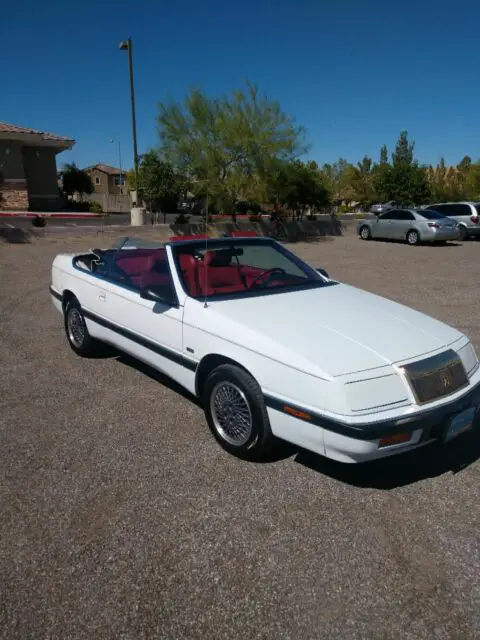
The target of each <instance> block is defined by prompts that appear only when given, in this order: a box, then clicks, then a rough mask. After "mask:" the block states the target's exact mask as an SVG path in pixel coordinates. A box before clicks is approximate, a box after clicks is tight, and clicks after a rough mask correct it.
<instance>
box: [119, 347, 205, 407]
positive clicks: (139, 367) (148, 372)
mask: <svg viewBox="0 0 480 640" xmlns="http://www.w3.org/2000/svg"><path fill="white" fill-rule="evenodd" d="M112 356H113V357H115V358H116V360H117V362H120V364H123V365H124V366H126V367H130V368H131V369H135V370H136V371H138V372H139V373H142V374H143V375H145V376H148V377H149V378H150V379H151V380H155V382H158V383H160V384H161V385H163V386H164V387H167V389H170V390H171V391H174V392H175V393H178V394H179V395H181V396H182V397H183V398H185V399H186V400H189V401H190V402H193V403H194V404H196V405H198V404H199V403H198V400H197V398H196V397H195V396H194V395H192V394H191V393H189V392H188V391H187V390H186V389H184V388H183V387H182V386H181V385H179V384H177V383H176V382H175V380H172V379H171V378H168V377H167V376H166V375H164V374H163V373H161V372H160V371H157V369H154V368H153V367H150V366H149V365H148V364H144V363H143V362H141V361H140V360H135V358H132V357H131V356H128V355H126V354H124V353H120V352H116V353H113V352H112Z"/></svg>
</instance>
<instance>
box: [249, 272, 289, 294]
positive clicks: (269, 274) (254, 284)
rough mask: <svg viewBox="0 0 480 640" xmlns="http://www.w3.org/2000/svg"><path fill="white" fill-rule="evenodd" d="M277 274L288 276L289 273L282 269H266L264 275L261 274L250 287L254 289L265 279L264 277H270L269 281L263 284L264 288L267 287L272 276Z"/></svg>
mask: <svg viewBox="0 0 480 640" xmlns="http://www.w3.org/2000/svg"><path fill="white" fill-rule="evenodd" d="M275 273H281V274H284V275H285V274H286V273H287V272H286V271H285V269H282V268H281V267H274V268H273V269H265V271H262V273H259V274H258V276H257V277H256V278H255V280H254V281H253V282H252V284H251V285H250V288H251V289H252V288H253V287H255V286H256V285H257V282H258V281H259V280H260V279H261V278H263V277H264V276H266V275H268V279H267V280H266V281H265V282H264V283H263V286H266V285H267V284H268V283H269V282H270V280H271V279H272V275H273V274H275Z"/></svg>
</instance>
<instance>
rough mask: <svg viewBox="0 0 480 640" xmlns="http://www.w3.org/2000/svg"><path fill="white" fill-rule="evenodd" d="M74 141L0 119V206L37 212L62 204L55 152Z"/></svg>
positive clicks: (60, 150) (69, 145) (69, 147)
mask: <svg viewBox="0 0 480 640" xmlns="http://www.w3.org/2000/svg"><path fill="white" fill-rule="evenodd" d="M74 144H75V140H72V139H71V138H65V137H62V136H57V135H54V134H53V133H45V132H43V131H36V130H35V129H27V128H25V127H18V126H16V125H13V124H8V123H5V122H0V174H1V176H2V177H3V184H2V185H1V186H0V192H1V194H2V201H1V202H0V208H2V209H3V210H11V211H27V210H37V211H38V210H49V209H56V208H58V207H61V206H62V202H61V199H60V195H59V190H58V179H57V154H59V153H61V152H62V151H66V150H68V149H71V148H72V147H73V145H74Z"/></svg>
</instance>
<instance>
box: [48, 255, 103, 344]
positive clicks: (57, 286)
mask: <svg viewBox="0 0 480 640" xmlns="http://www.w3.org/2000/svg"><path fill="white" fill-rule="evenodd" d="M75 255H76V254H60V255H58V256H57V257H56V258H55V260H54V261H53V264H52V276H51V285H52V288H53V289H54V290H55V291H56V292H57V293H60V294H61V295H62V296H63V295H65V293H66V292H71V293H73V295H74V296H75V297H76V298H77V300H78V301H79V302H80V305H81V306H82V307H83V308H84V309H87V310H89V311H96V307H98V304H96V303H97V301H98V298H99V295H100V294H101V293H102V291H103V290H104V288H105V284H106V283H105V282H104V281H103V280H102V279H101V278H98V277H96V276H93V275H91V274H89V273H88V272H86V271H82V270H80V269H78V268H76V267H74V266H73V258H74V257H75ZM86 324H87V327H88V330H89V332H90V334H91V335H92V336H94V337H95V338H104V335H103V330H102V329H101V327H99V325H97V324H96V323H93V322H91V321H90V320H86Z"/></svg>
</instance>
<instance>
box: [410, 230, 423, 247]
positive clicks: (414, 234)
mask: <svg viewBox="0 0 480 640" xmlns="http://www.w3.org/2000/svg"><path fill="white" fill-rule="evenodd" d="M407 243H408V244H409V245H410V246H412V247H413V246H415V245H417V244H420V235H419V233H418V231H415V229H411V231H409V232H408V233H407Z"/></svg>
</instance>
